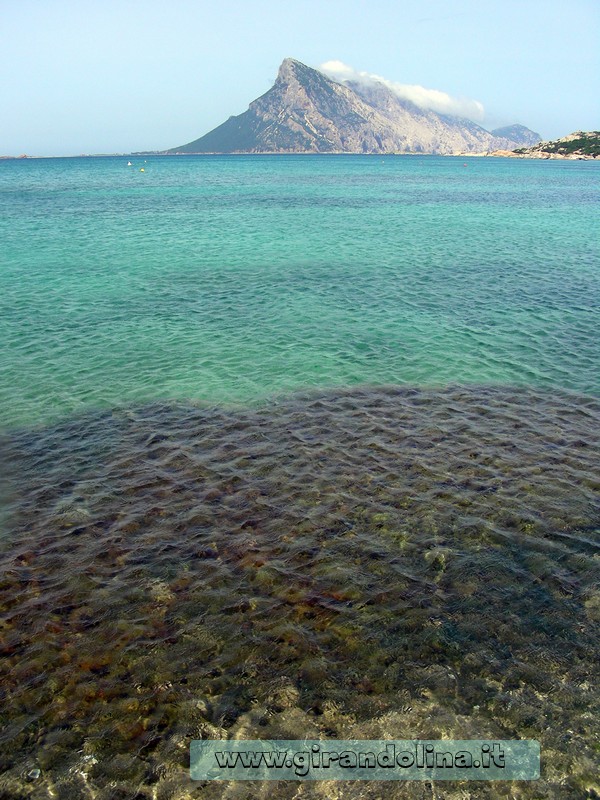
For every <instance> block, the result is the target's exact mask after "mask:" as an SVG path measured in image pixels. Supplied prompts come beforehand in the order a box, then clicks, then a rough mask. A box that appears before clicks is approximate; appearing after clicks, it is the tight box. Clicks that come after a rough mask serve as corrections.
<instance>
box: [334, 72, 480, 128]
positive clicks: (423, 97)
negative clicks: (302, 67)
mask: <svg viewBox="0 0 600 800" xmlns="http://www.w3.org/2000/svg"><path fill="white" fill-rule="evenodd" d="M319 69H320V70H321V72H324V73H325V74H326V75H328V76H329V77H330V78H333V80H336V81H339V82H340V83H344V82H345V81H351V82H352V81H354V82H358V83H366V84H373V83H382V84H383V85H384V86H387V88H388V89H390V90H391V91H392V92H394V94H395V95H397V96H398V97H399V98H400V99H402V100H408V101H409V102H411V103H414V105H416V106H418V108H424V109H428V110H430V111H435V112H436V113H438V114H450V115H452V116H455V117H464V118H466V119H470V120H473V121H474V122H482V121H483V118H484V115H485V111H484V108H483V105H482V104H481V103H480V102H479V101H478V100H470V99H468V98H466V97H451V96H450V95H449V94H446V92H441V91H440V90H439V89H426V88H425V87H424V86H419V85H413V84H407V83H398V82H397V81H390V80H388V79H387V78H382V77H381V76H380V75H375V74H373V73H370V72H359V71H357V70H355V69H354V68H353V67H350V66H349V65H348V64H344V63H343V62H342V61H326V62H325V63H324V64H321V66H320V67H319Z"/></svg>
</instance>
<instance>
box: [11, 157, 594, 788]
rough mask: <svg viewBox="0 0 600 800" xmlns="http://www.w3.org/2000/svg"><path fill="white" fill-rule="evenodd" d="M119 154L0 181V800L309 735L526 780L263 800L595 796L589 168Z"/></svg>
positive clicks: (137, 781) (48, 164)
mask: <svg viewBox="0 0 600 800" xmlns="http://www.w3.org/2000/svg"><path fill="white" fill-rule="evenodd" d="M127 161H128V159H127V158H116V157H114V158H113V157H111V158H97V159H93V158H75V159H55V160H51V159H48V160H23V161H21V160H19V161H5V162H2V161H0V212H1V213H0V238H1V241H2V251H1V253H0V258H1V259H2V266H1V270H0V283H1V286H0V306H1V313H0V336H1V340H2V344H3V351H2V380H1V384H0V430H1V431H2V436H0V445H1V448H0V471H1V473H2V482H1V483H0V492H1V493H0V501H1V502H0V505H1V512H2V513H1V519H0V521H1V523H2V525H1V527H2V535H1V536H0V656H1V658H0V699H1V703H0V800H3V799H4V798H10V799H11V800H41V798H50V797H59V798H61V800H62V798H65V799H66V798H70V799H71V800H79V799H80V798H81V800H84V799H86V800H87V799H88V798H93V799H94V800H130V799H133V798H135V799H136V800H166V799H167V798H169V800H193V798H207V800H208V798H214V800H217V799H218V800H225V798H227V800H231V798H240V799H241V798H244V799H245V800H248V799H249V798H254V797H256V798H260V797H270V796H271V795H272V793H273V786H272V785H271V786H264V785H260V784H258V783H254V784H243V783H233V782H231V783H228V782H219V784H218V785H216V784H212V785H209V784H206V783H204V784H198V783H196V784H194V783H192V782H191V781H190V778H189V770H188V767H189V758H188V754H189V742H190V740H191V739H194V738H211V739H214V738H216V739H229V738H237V739H299V738H300V739H301V738H304V737H307V738H309V739H399V738H419V739H444V738H446V739H447V738H453V739H494V740H504V739H535V740H537V741H539V742H540V745H541V750H542V776H541V778H540V780H539V781H536V782H532V783H527V782H519V783H510V782H506V781H504V782H503V781H501V782H487V783H486V782H480V781H478V782H469V781H464V782H461V783H460V784H451V783H444V785H443V787H442V788H440V787H439V785H436V786H433V785H430V784H429V783H427V782H420V783H419V784H418V785H417V784H409V785H406V786H402V785H399V784H402V782H401V781H400V782H395V783H394V785H390V786H385V787H384V789H385V791H382V785H381V784H380V783H377V782H372V783H369V782H364V781H358V782H344V784H336V785H328V784H321V783H316V784H315V785H308V784H296V783H295V782H287V783H284V782H282V783H280V784H278V785H277V787H276V792H275V794H276V796H277V797H281V798H282V800H298V798H306V800H323V798H330V799H331V800H380V798H381V797H382V796H383V794H385V796H386V797H387V798H390V800H392V798H394V799H395V798H398V800H402V799H403V798H410V799H411V800H430V798H432V797H438V796H439V797H444V798H447V800H497V798H506V800H509V798H516V797H519V798H523V800H527V799H529V800H539V798H541V797H543V798H549V799H551V800H571V799H572V800H581V798H594V797H598V796H600V782H599V781H598V770H597V764H598V755H599V753H600V745H599V743H598V736H597V734H598V719H599V718H600V688H599V687H600V670H599V665H600V590H599V587H600V560H599V559H598V553H599V549H598V544H599V535H600V478H599V476H600V398H599V394H600V374H599V369H598V365H599V355H600V353H599V337H598V329H599V325H598V322H599V320H598V316H599V312H598V309H599V307H600V303H599V299H600V298H599V284H600V281H599V277H600V276H599V264H600V259H599V258H598V256H599V252H598V251H599V241H598V237H597V234H596V227H595V224H596V218H597V200H598V175H599V173H598V165H597V164H595V163H591V162H540V161H526V160H523V161H520V160H519V161H516V160H504V159H478V158H472V159H468V160H467V161H466V162H465V161H464V160H463V159H458V158H437V157H385V158H383V159H382V158H376V157H361V156H339V157H338V156H330V157H319V156H310V157H308V156H307V157H300V156H289V157H288V156H285V157H269V156H265V157H258V156H257V157H244V156H239V157H237V156H236V157H212V156H211V157H189V158H187V157H185V158H184V157H181V158H177V157H171V158H165V157H155V158H152V157H148V158H147V159H146V160H144V159H143V158H132V161H133V165H132V166H128V165H127ZM142 169H143V170H144V171H143V172H142V171H141V170H142ZM357 784H360V786H357Z"/></svg>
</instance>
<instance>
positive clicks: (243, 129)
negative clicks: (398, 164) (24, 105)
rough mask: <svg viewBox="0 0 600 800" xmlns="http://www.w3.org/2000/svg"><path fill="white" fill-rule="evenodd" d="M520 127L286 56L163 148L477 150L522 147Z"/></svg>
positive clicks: (190, 150)
mask: <svg viewBox="0 0 600 800" xmlns="http://www.w3.org/2000/svg"><path fill="white" fill-rule="evenodd" d="M518 127H519V128H522V126H518ZM523 131H527V128H523ZM520 133H521V136H520V138H518V139H513V138H511V137H507V136H494V135H492V134H491V133H489V131H486V130H484V129H483V128H481V127H480V126H479V125H476V124H475V123H474V122H470V121H469V120H466V119H460V118H458V117H451V116H445V115H442V114H437V113H435V112H434V111H429V110H425V109H422V108H419V107H417V106H416V105H414V104H413V103H410V102H409V101H407V100H402V99H401V98H399V97H398V96H397V95H396V94H395V93H394V92H392V91H391V90H390V89H388V88H387V86H385V85H384V84H383V83H379V82H371V83H364V84H362V83H357V82H354V83H352V82H346V83H338V82H336V81H333V80H331V79H330V78H328V77H326V76H325V75H323V74H322V73H321V72H319V71H318V70H316V69H312V68H311V67H307V66H306V65H305V64H302V63H300V62H299V61H295V60H294V59H292V58H286V59H285V60H284V61H283V63H282V64H281V67H280V68H279V73H278V75H277V79H276V81H275V84H274V85H273V87H272V88H271V89H269V91H268V92H266V93H265V94H264V95H262V96H261V97H259V98H258V99H257V100H254V101H253V102H252V103H250V106H249V107H248V110H247V111H245V112H244V113H243V114H240V115H239V116H235V117H230V118H229V119H228V120H227V121H226V122H224V123H223V124H222V125H219V126H218V127H217V128H215V129H214V130H212V131H210V132H209V133H207V134H205V135H204V136H201V137H200V138H199V139H196V140H195V141H193V142H190V143H189V144H185V145H181V146H180V147H175V148H173V149H171V150H167V151H166V152H167V153H170V154H178V153H437V154H451V153H475V152H477V153H480V152H482V151H484V152H489V151H491V150H498V149H514V148H515V147H518V146H519V145H520V144H522V143H523V140H522V135H523V133H522V132H520ZM529 133H530V134H531V135H532V136H534V137H537V134H534V133H533V132H532V131H529ZM536 141H539V139H538V138H536Z"/></svg>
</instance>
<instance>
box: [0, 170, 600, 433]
mask: <svg viewBox="0 0 600 800" xmlns="http://www.w3.org/2000/svg"><path fill="white" fill-rule="evenodd" d="M133 163H134V166H132V167H128V166H127V159H123V158H102V159H90V158H87V159H47V160H32V161H7V162H2V163H0V187H1V188H0V239H1V240H2V243H3V251H2V273H1V276H0V281H1V291H0V297H1V298H2V299H1V300H0V303H1V304H2V305H1V313H0V337H1V340H2V343H3V348H4V358H3V381H2V388H1V390H0V426H1V427H6V426H11V425H14V424H19V425H20V424H37V423H39V422H44V421H48V420H51V419H55V418H58V417H60V416H62V415H65V414H69V413H71V412H80V411H83V410H87V409H90V408H102V407H105V408H106V407H112V406H114V405H118V404H121V403H135V402H146V401H148V400H153V399H164V398H190V399H194V400H196V401H201V402H207V403H246V402H248V401H257V400H264V399H265V398H268V397H269V396H271V395H272V394H274V393H281V392H283V393H288V392H290V391H294V390H297V389H299V388H300V389H301V388H304V387H307V386H321V387H323V386H326V387H330V386H348V385H356V384H363V383H371V384H389V383H394V384H408V385H419V386H432V385H443V384H446V383H498V384H518V385H537V386H560V387H564V388H568V389H573V390H575V391H579V392H584V393H589V392H594V393H597V392H598V390H599V388H600V374H599V370H598V356H599V352H598V348H599V346H600V344H599V337H598V335H597V332H598V316H597V314H598V307H599V305H600V303H599V297H598V263H599V252H598V250H599V245H598V237H597V236H596V237H594V236H593V231H594V230H595V227H596V223H597V209H598V204H597V200H598V168H597V164H595V163H590V162H567V163H565V162H562V163H558V162H552V163H549V162H537V161H531V162H529V161H526V162H523V161H515V160H509V159H506V160H503V159H469V160H468V162H464V161H463V160H461V159H455V158H435V157H427V158H420V157H395V158H393V157H391V158H390V157H387V158H384V159H381V158H376V157H360V156H352V157H344V156H340V157H319V156H311V157H302V156H285V157H268V156H267V157H242V156H238V157H231V156H229V157H191V158H172V157H171V158H152V159H148V160H147V161H144V160H143V159H134V162H133ZM465 163H466V166H464V164H465ZM140 165H141V166H140ZM141 167H143V168H144V170H145V171H144V172H140V168H141Z"/></svg>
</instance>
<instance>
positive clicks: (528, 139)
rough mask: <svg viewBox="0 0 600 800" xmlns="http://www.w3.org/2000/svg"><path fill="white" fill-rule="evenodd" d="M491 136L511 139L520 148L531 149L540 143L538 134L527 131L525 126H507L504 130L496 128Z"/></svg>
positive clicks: (540, 139)
mask: <svg viewBox="0 0 600 800" xmlns="http://www.w3.org/2000/svg"><path fill="white" fill-rule="evenodd" d="M492 136H496V137H497V138H499V139H511V140H512V141H513V142H517V143H518V144H519V145H521V146H522V147H533V146H534V145H536V144H538V143H539V142H541V141H542V137H541V136H540V134H539V133H536V132H535V131H531V130H529V128H526V127H525V125H507V126H506V127H504V128H496V129H495V130H493V131H492Z"/></svg>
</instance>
